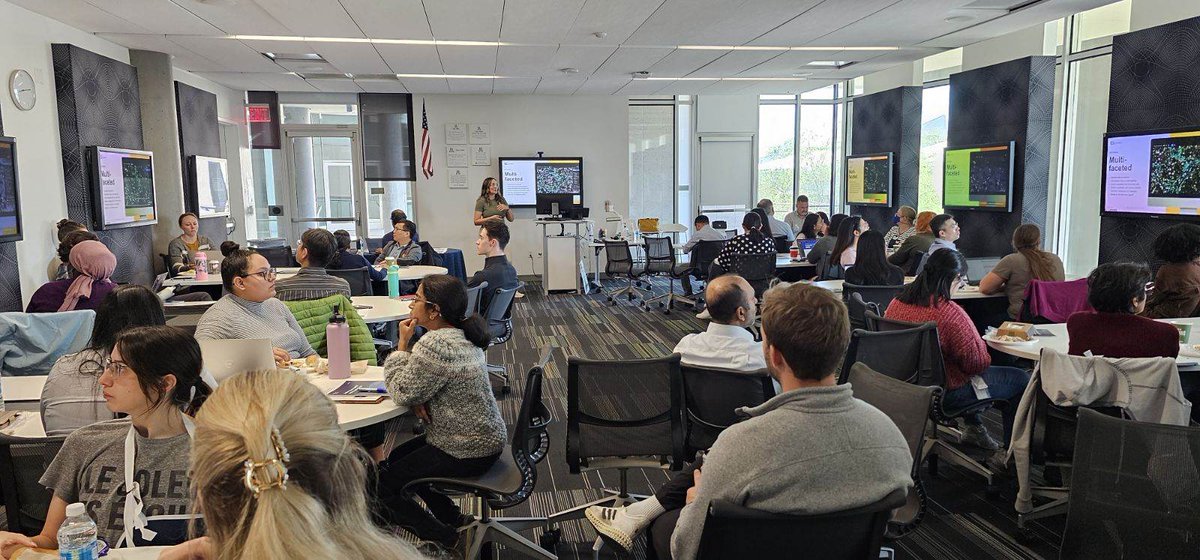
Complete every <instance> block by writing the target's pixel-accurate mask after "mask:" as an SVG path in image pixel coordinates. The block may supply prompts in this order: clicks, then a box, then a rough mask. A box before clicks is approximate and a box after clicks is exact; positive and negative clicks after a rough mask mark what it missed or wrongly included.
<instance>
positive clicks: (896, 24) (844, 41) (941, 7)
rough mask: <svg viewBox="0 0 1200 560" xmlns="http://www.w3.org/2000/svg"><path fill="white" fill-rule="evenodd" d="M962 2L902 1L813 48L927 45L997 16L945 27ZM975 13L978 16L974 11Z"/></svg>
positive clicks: (987, 14)
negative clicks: (930, 40)
mask: <svg viewBox="0 0 1200 560" xmlns="http://www.w3.org/2000/svg"><path fill="white" fill-rule="evenodd" d="M961 5H962V0H903V1H901V2H897V3H895V4H892V5H891V6H888V7H886V8H884V9H882V10H879V11H877V12H875V13H873V14H871V15H870V16H868V17H865V18H863V19H860V20H858V21H856V22H854V23H852V24H850V25H847V26H845V27H842V28H840V29H837V30H832V31H831V32H830V33H829V34H827V35H824V36H822V37H820V38H819V39H817V40H815V41H813V42H812V44H813V45H854V46H902V45H912V44H915V43H920V42H922V41H927V40H929V39H932V38H934V37H937V36H939V35H945V34H947V33H953V32H954V31H958V30H959V29H963V28H965V27H970V26H972V25H975V24H978V23H982V22H984V21H987V20H989V19H995V18H996V17H998V16H999V15H1001V14H1000V13H999V12H995V11H987V12H980V13H982V14H984V15H981V16H980V17H981V19H978V20H973V21H967V22H960V23H947V22H946V21H945V18H946V17H949V16H950V15H952V14H951V12H952V11H953V10H954V8H957V7H959V6H961ZM976 12H979V11H978V10H976Z"/></svg>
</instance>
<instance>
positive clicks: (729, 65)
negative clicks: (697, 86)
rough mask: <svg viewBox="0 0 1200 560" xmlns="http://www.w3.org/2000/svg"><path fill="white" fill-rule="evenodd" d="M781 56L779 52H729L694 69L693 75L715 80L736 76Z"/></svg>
mask: <svg viewBox="0 0 1200 560" xmlns="http://www.w3.org/2000/svg"><path fill="white" fill-rule="evenodd" d="M781 54H783V53H782V52H780V51H731V52H728V53H726V54H725V56H722V57H721V58H718V59H716V60H714V61H712V62H710V63H708V64H705V65H704V66H702V67H700V68H698V69H696V71H695V72H694V75H696V76H703V77H710V76H711V77H715V78H725V77H729V76H736V75H738V74H739V73H741V72H744V71H746V70H748V69H750V68H753V67H755V66H757V65H759V64H762V63H764V62H767V61H769V60H771V59H773V58H775V57H777V56H779V55H781Z"/></svg>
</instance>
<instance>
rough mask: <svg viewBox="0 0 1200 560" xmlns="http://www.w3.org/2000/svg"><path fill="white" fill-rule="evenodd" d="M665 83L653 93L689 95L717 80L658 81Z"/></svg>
mask: <svg viewBox="0 0 1200 560" xmlns="http://www.w3.org/2000/svg"><path fill="white" fill-rule="evenodd" d="M658 83H660V84H666V85H665V86H663V87H661V88H659V89H658V91H655V92H654V93H656V94H660V95H689V94H694V93H696V92H698V91H700V90H702V89H704V88H706V87H708V86H710V85H712V84H715V83H717V80H676V81H674V82H658Z"/></svg>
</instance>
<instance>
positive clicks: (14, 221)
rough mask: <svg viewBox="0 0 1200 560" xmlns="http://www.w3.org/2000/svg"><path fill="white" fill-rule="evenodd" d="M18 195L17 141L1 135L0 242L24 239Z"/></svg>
mask: <svg viewBox="0 0 1200 560" xmlns="http://www.w3.org/2000/svg"><path fill="white" fill-rule="evenodd" d="M18 197H20V191H19V190H18V189H17V141H16V140H13V139H12V138H8V137H5V136H0V243H7V242H11V241H20V240H21V239H22V233H23V232H22V231H21V202H20V200H18ZM14 266H15V265H14Z"/></svg>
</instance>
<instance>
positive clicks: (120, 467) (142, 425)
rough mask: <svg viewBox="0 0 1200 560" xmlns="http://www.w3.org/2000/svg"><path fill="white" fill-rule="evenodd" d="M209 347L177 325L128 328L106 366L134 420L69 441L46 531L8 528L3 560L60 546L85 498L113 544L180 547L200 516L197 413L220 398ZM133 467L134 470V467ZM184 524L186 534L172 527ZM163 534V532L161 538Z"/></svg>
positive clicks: (106, 387) (113, 394) (109, 395)
mask: <svg viewBox="0 0 1200 560" xmlns="http://www.w3.org/2000/svg"><path fill="white" fill-rule="evenodd" d="M200 362H201V358H200V346H199V344H197V343H196V340H195V339H194V338H192V336H191V335H190V334H188V333H187V331H184V330H182V329H178V328H175V327H168V326H153V327H136V328H133V329H129V330H126V331H123V332H122V333H121V334H120V336H118V337H117V340H116V342H115V343H114V345H113V348H112V353H111V354H110V355H109V356H108V358H107V359H106V360H105V362H104V364H103V368H102V371H103V373H102V374H101V375H100V379H99V381H100V387H101V388H102V390H103V394H104V400H105V403H106V404H107V406H108V409H109V410H110V411H112V412H113V413H116V414H122V415H125V416H126V417H124V418H119V419H116V420H109V421H105V422H99V423H96V424H92V425H90V426H84V427H82V428H80V429H78V430H75V431H74V432H73V433H72V434H71V435H69V436H67V439H66V441H64V442H63V446H62V448H61V449H60V450H59V452H58V455H56V456H55V457H54V461H53V462H52V463H50V467H49V468H47V469H46V473H45V474H44V475H43V476H42V479H41V481H40V482H41V484H42V485H43V486H45V487H46V488H49V489H50V490H51V491H52V492H53V497H52V498H51V500H50V509H49V510H48V511H47V512H46V522H45V525H43V527H42V532H41V533H40V534H38V535H35V536H33V537H26V536H25V535H19V534H16V533H9V532H0V556H3V557H4V558H9V557H11V556H12V554H13V553H14V552H15V551H16V549H18V548H20V547H39V548H57V547H58V537H57V535H58V529H59V528H60V527H61V526H62V523H63V521H64V519H65V518H66V511H67V505H68V504H72V503H75V502H82V503H83V504H85V505H86V506H87V510H88V513H89V514H90V515H91V517H92V519H93V520H95V522H96V528H97V531H98V536H99V537H100V539H101V540H103V541H104V542H105V543H107V544H108V545H109V546H110V547H114V548H115V547H118V546H125V545H128V544H130V543H136V544H137V545H139V546H143V545H172V544H177V543H179V542H181V541H182V540H183V538H182V537H184V536H185V534H186V531H184V530H183V524H184V523H186V522H181V521H179V520H174V521H168V520H166V519H162V518H159V517H158V516H164V515H181V514H187V513H188V512H189V511H191V509H192V508H191V500H190V499H189V498H188V491H187V489H188V452H189V451H190V449H191V433H192V421H191V418H190V416H189V415H193V414H195V413H196V411H197V410H198V409H199V407H200V404H201V403H203V402H204V399H205V398H206V397H207V396H208V395H209V394H210V393H211V390H210V389H209V387H208V385H206V384H205V383H204V382H203V381H202V380H201V379H200V365H201V364H200ZM126 465H132V468H129V469H126V468H125V466H126ZM168 527H170V528H178V529H179V530H178V531H174V530H170V531H168V530H164V529H166V528H168ZM154 533H157V534H154Z"/></svg>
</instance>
